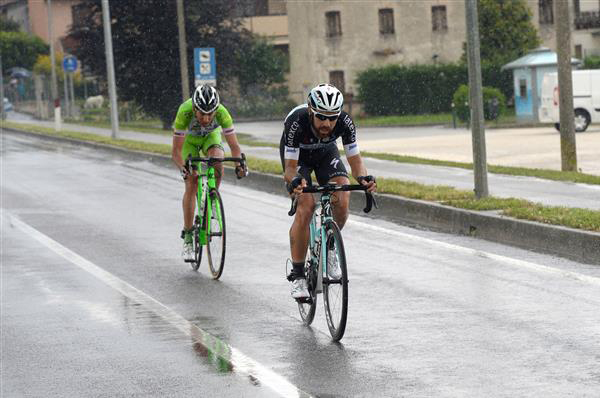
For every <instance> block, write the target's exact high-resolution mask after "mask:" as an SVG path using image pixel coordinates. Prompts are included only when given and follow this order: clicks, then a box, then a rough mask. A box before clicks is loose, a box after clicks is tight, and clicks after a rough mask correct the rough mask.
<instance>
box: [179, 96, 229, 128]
mask: <svg viewBox="0 0 600 398" xmlns="http://www.w3.org/2000/svg"><path fill="white" fill-rule="evenodd" d="M215 112H216V114H215V117H214V118H213V120H212V123H210V124H209V125H208V126H202V125H200V123H199V122H198V119H196V117H195V116H194V105H193V103H192V99H191V98H190V99H189V100H187V101H185V102H184V103H183V104H181V105H180V106H179V110H178V111H177V116H176V117H175V122H174V123H173V129H174V130H175V135H181V136H184V135H192V136H196V137H204V136H206V135H208V134H210V133H211V132H212V131H214V130H215V129H217V128H218V127H221V128H222V129H223V134H224V135H229V134H233V132H234V129H233V119H232V117H231V114H230V113H229V111H228V110H227V108H225V107H224V106H223V104H220V105H219V106H218V107H217V110H216V111H215Z"/></svg>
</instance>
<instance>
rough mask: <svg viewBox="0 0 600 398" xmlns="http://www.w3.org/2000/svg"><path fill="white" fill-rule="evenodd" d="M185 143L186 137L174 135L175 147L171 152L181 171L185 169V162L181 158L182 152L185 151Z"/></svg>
mask: <svg viewBox="0 0 600 398" xmlns="http://www.w3.org/2000/svg"><path fill="white" fill-rule="evenodd" d="M184 142H185V136H184V135H173V147H172V150H171V159H173V163H175V165H176V166H177V168H178V169H179V170H181V169H183V166H184V161H183V158H182V157H181V150H182V149H183V143H184Z"/></svg>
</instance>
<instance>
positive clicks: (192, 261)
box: [183, 259, 196, 263]
mask: <svg viewBox="0 0 600 398" xmlns="http://www.w3.org/2000/svg"><path fill="white" fill-rule="evenodd" d="M183 261H184V262H186V263H195V262H196V260H194V259H186V260H183Z"/></svg>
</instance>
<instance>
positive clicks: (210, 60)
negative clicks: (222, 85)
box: [194, 47, 217, 87]
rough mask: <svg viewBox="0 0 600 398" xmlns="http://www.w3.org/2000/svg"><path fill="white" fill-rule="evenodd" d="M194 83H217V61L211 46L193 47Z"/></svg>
mask: <svg viewBox="0 0 600 398" xmlns="http://www.w3.org/2000/svg"><path fill="white" fill-rule="evenodd" d="M194 83H195V84H196V87H198V86H199V85H201V84H210V85H212V86H216V85H217V62H216V60H215V49H214V48H213V47H204V48H194Z"/></svg>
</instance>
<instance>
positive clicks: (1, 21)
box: [0, 15, 21, 32]
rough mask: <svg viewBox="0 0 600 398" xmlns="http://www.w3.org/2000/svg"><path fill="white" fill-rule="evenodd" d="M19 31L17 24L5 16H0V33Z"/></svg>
mask: <svg viewBox="0 0 600 398" xmlns="http://www.w3.org/2000/svg"><path fill="white" fill-rule="evenodd" d="M20 30H21V27H20V26H19V23H18V22H17V21H15V20H14V19H11V18H8V17H6V16H5V15H0V32H18V31H20Z"/></svg>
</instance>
